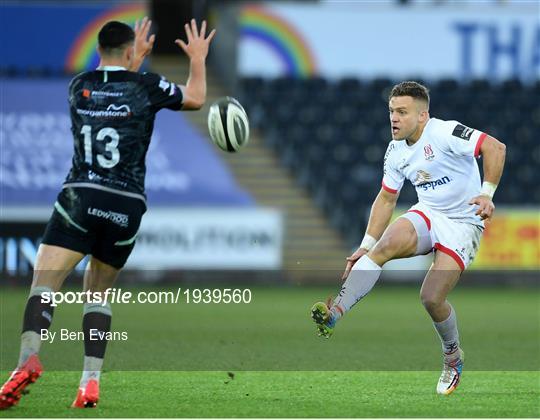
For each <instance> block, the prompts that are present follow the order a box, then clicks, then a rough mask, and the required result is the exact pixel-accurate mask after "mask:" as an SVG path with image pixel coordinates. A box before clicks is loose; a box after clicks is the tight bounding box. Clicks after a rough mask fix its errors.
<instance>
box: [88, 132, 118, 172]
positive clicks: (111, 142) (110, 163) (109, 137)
mask: <svg viewBox="0 0 540 420" xmlns="http://www.w3.org/2000/svg"><path fill="white" fill-rule="evenodd" d="M81 134H82V135H84V161H85V162H86V163H88V164H89V165H92V164H93V156H92V127H91V126H90V125H87V124H85V125H83V126H82V129H81ZM96 140H97V141H104V142H105V151H106V152H107V153H108V154H110V157H107V156H105V155H102V154H98V155H96V158H97V161H98V163H99V165H100V166H101V167H102V168H112V167H114V166H115V165H116V164H117V163H118V162H119V161H120V151H119V150H118V142H119V141H120V135H119V134H118V131H116V130H115V129H114V128H111V127H104V128H102V129H101V130H99V131H98V132H97V135H96Z"/></svg>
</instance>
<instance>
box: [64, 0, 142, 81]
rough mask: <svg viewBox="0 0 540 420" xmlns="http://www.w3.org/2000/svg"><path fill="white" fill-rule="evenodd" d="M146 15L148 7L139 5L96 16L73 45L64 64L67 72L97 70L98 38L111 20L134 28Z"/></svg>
mask: <svg viewBox="0 0 540 420" xmlns="http://www.w3.org/2000/svg"><path fill="white" fill-rule="evenodd" d="M146 14H147V10H146V5H145V4H141V3H137V4H133V5H126V6H119V7H114V8H112V9H109V10H107V11H105V13H102V14H101V15H98V16H96V17H95V18H94V19H93V20H91V21H90V22H89V23H88V25H86V27H85V28H84V29H83V30H82V31H81V32H80V33H79V36H78V37H77V38H76V39H75V41H74V42H73V44H72V45H71V48H70V50H69V53H68V55H67V57H66V60H65V64H64V68H65V70H66V71H68V72H70V73H78V72H81V71H84V70H93V69H95V68H96V67H97V66H98V63H99V56H98V54H97V51H96V47H97V36H98V33H99V30H100V29H101V28H102V26H103V25H104V24H105V23H107V22H108V21H110V20H117V21H120V22H124V23H127V24H128V25H132V26H133V25H134V24H135V21H136V20H139V19H142V18H143V17H144V16H145V15H146Z"/></svg>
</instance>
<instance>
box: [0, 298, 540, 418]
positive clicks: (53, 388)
mask: <svg viewBox="0 0 540 420" xmlns="http://www.w3.org/2000/svg"><path fill="white" fill-rule="evenodd" d="M128 290H131V289H128ZM168 290H173V289H172V288H171V289H168ZM0 292H1V293H0V315H1V318H0V370H1V371H2V372H0V373H2V378H1V380H2V381H4V380H5V379H6V377H7V374H8V372H7V371H8V370H9V369H11V368H12V367H13V366H14V364H15V363H16V358H17V352H18V334H19V329H20V323H21V317H22V311H23V307H24V302H25V296H26V293H27V291H26V290H22V289H2V290H1V291H0ZM331 292H335V290H333V288H325V289H322V288H301V287H283V288H254V289H253V301H252V303H250V304H248V305H223V304H221V305H202V304H199V305H193V304H191V305H187V304H185V303H183V304H176V305H174V304H168V305H167V304H161V305H157V304H155V305H150V304H147V305H142V304H125V305H121V304H118V305H115V306H114V307H113V311H114V318H113V330H115V331H121V330H125V331H128V333H129V339H128V341H127V342H111V343H109V347H108V350H107V353H108V354H107V359H106V362H105V363H106V366H105V371H104V373H103V376H102V381H101V400H100V403H99V406H98V408H97V410H73V409H70V408H69V405H70V404H71V402H72V400H73V399H74V397H75V393H76V389H77V385H78V380H79V377H80V373H79V372H78V370H79V369H80V367H81V362H82V343H81V342H65V343H58V342H56V343H53V344H44V345H43V347H42V354H41V355H42V357H41V358H42V361H43V363H44V365H45V369H46V371H45V373H44V375H43V377H42V378H41V379H40V380H39V381H38V383H36V384H35V385H33V386H31V387H30V391H31V392H30V394H29V395H27V396H24V397H23V399H22V400H21V403H20V404H19V405H18V406H17V407H15V408H13V409H11V410H8V411H2V412H0V417H2V418H3V417H539V416H540V373H539V367H540V303H539V302H540V300H539V293H538V289H532V288H529V289H509V288H466V287H461V288H460V287H458V288H457V290H456V291H454V292H453V293H452V295H451V297H450V298H451V302H452V303H453V305H454V307H455V308H456V311H457V314H458V322H459V325H460V333H461V339H462V344H463V347H464V349H465V352H466V356H467V357H466V363H465V371H464V375H463V379H462V383H461V385H460V387H459V388H458V389H457V391H456V392H454V394H452V395H450V396H449V397H443V396H438V395H436V394H435V385H436V382H437V379H438V376H439V373H440V371H439V369H440V364H441V359H440V347H439V346H440V344H439V343H438V339H437V337H436V335H435V332H434V330H433V327H432V325H431V322H430V320H429V317H428V316H427V314H425V311H424V309H423V308H422V306H421V304H420V302H419V299H418V289H417V288H409V287H378V288H376V289H375V290H374V291H373V292H372V293H371V294H370V295H369V296H368V297H366V298H365V299H364V300H363V301H362V302H361V303H359V304H358V305H357V306H356V307H355V308H354V309H353V310H352V311H351V312H350V313H349V314H347V316H346V317H345V318H344V319H343V320H342V321H341V322H340V324H339V325H338V326H337V328H336V332H335V335H334V337H332V338H331V339H330V340H322V339H319V338H318V337H316V336H315V328H314V325H313V324H312V322H311V320H310V319H309V316H308V312H309V308H310V306H311V304H312V303H313V302H314V301H316V300H320V299H322V298H324V297H325V296H327V295H328V294H330V293H331ZM80 322H81V305H64V306H60V307H58V308H56V312H55V320H54V323H53V327H52V330H56V331H58V330H59V329H60V328H69V329H71V330H77V329H78V328H79V326H80ZM62 369H65V370H62ZM228 372H231V373H233V374H234V375H230V376H233V378H231V377H230V376H229V375H228Z"/></svg>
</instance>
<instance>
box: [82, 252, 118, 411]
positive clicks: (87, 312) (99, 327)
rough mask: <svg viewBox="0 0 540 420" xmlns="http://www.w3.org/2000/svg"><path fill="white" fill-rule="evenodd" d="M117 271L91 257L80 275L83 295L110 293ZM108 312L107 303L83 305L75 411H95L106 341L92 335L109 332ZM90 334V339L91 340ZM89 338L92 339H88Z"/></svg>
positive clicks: (109, 312) (110, 314)
mask: <svg viewBox="0 0 540 420" xmlns="http://www.w3.org/2000/svg"><path fill="white" fill-rule="evenodd" d="M119 272H120V270H118V269H116V268H114V267H112V266H110V265H108V264H105V263H103V262H101V261H99V260H98V259H96V258H95V257H91V258H90V261H89V263H88V266H87V267H86V271H85V273H84V291H85V292H86V291H88V290H89V291H90V292H92V293H95V292H99V293H102V296H103V292H105V291H106V290H107V289H110V288H111V287H112V286H113V284H114V282H115V280H116V278H117V277H118V274H119ZM111 319H112V310H111V305H110V303H106V304H103V303H100V302H96V303H85V305H84V315H83V332H84V367H83V373H82V377H81V382H80V385H79V391H78V393H77V398H76V399H75V401H74V402H73V405H72V406H73V407H76V408H93V407H96V405H97V402H98V400H99V379H100V375H101V368H102V366H103V359H104V357H105V349H106V347H107V340H106V339H104V338H98V339H96V336H95V331H99V332H100V333H107V332H109V331H110V330H111ZM92 332H94V335H93V336H92ZM91 338H92V339H91Z"/></svg>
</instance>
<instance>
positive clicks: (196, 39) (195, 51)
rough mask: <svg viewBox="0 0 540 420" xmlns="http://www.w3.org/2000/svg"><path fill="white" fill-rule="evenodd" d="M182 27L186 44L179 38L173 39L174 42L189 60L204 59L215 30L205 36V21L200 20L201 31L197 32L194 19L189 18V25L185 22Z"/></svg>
mask: <svg viewBox="0 0 540 420" xmlns="http://www.w3.org/2000/svg"><path fill="white" fill-rule="evenodd" d="M184 29H185V30H186V35H187V41H188V42H187V44H186V43H185V42H184V41H182V40H181V39H177V40H175V41H174V43H175V44H176V45H178V46H179V47H180V48H182V49H183V50H184V52H185V53H186V55H187V56H188V57H189V58H190V60H205V59H206V56H207V55H208V48H209V46H210V42H211V41H212V38H214V35H215V34H216V30H215V29H213V30H212V32H210V34H209V35H208V36H207V37H206V38H205V35H206V21H205V20H203V21H202V24H201V31H200V32H199V31H198V29H197V22H195V19H191V25H190V24H188V23H186V24H185V25H184Z"/></svg>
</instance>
